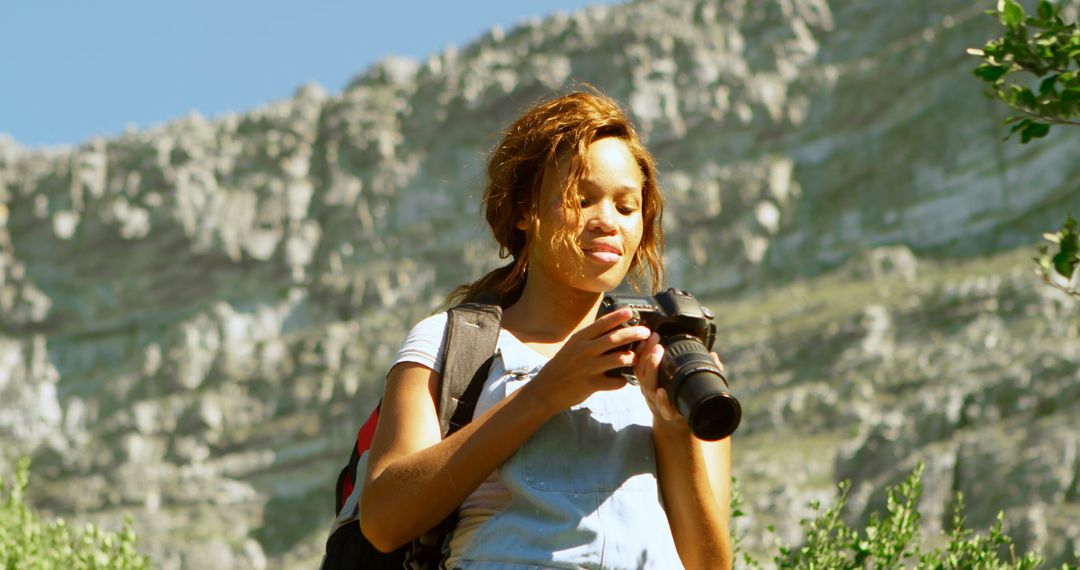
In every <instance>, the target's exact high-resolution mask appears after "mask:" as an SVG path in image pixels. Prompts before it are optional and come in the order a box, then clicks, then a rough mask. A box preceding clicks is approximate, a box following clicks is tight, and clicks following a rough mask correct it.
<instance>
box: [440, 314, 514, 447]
mask: <svg viewBox="0 0 1080 570" xmlns="http://www.w3.org/2000/svg"><path fill="white" fill-rule="evenodd" d="M501 321H502V308H501V307H499V306H498V305H494V304H490V305H489V304H484V303H462V304H460V305H457V306H454V307H451V308H450V310H449V311H447V326H446V343H445V345H444V349H445V351H446V352H445V354H444V356H443V371H442V387H441V388H440V390H439V427H440V428H441V429H442V435H443V437H446V436H447V435H449V434H450V433H453V432H454V431H457V429H458V428H460V427H461V426H463V425H465V424H467V423H469V421H471V420H472V414H473V410H474V409H475V408H476V401H477V400H478V399H479V396H480V391H481V390H482V389H483V384H484V381H485V380H486V379H487V375H488V371H489V370H490V368H491V362H492V361H493V360H494V355H495V347H496V345H497V344H498V341H499V328H500V323H501Z"/></svg>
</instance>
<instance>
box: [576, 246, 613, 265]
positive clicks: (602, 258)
mask: <svg viewBox="0 0 1080 570" xmlns="http://www.w3.org/2000/svg"><path fill="white" fill-rule="evenodd" d="M584 252H585V257H587V258H589V259H591V260H593V261H595V262H597V263H603V264H605V265H613V264H615V263H618V262H619V258H620V257H622V254H620V253H619V252H617V251H615V250H614V248H610V247H599V248H590V249H586V250H584Z"/></svg>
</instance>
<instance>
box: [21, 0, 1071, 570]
mask: <svg viewBox="0 0 1080 570" xmlns="http://www.w3.org/2000/svg"><path fill="white" fill-rule="evenodd" d="M1075 4H1076V3H1075V2H1073V3H1072V5H1073V6H1074V7H1073V8H1072V9H1073V10H1075ZM984 8H985V6H983V5H981V4H978V3H976V4H972V3H971V2H969V1H966V0H965V1H960V0H941V1H937V2H922V3H918V5H917V6H914V5H907V6H905V7H904V8H903V9H896V7H893V6H890V5H887V4H886V3H885V2H880V1H861V2H856V1H853V0H832V1H827V0H769V1H765V2H750V1H749V0H727V1H719V0H698V1H692V2H688V1H684V0H654V1H646V0H641V1H638V2H634V3H631V4H627V5H624V6H617V7H599V8H591V9H588V10H585V11H582V12H578V13H575V14H572V15H568V16H555V17H552V18H549V19H547V20H543V21H532V22H527V23H524V24H522V25H521V26H519V27H517V28H514V29H512V30H509V31H506V32H504V31H502V30H499V29H493V30H492V31H491V32H489V33H488V34H486V35H484V36H483V37H481V38H479V39H477V40H476V41H474V42H473V43H471V44H469V45H467V46H464V47H462V48H460V49H459V48H448V49H447V50H446V51H444V52H442V53H440V54H435V55H432V56H431V57H430V58H428V59H427V60H426V61H423V62H417V61H412V60H404V59H390V60H386V61H384V62H382V63H380V64H379V65H376V66H375V67H373V68H371V69H369V70H368V71H367V72H365V73H364V74H362V75H360V76H358V77H357V78H356V79H355V80H354V81H353V82H352V84H351V85H350V86H349V87H348V88H347V89H346V90H345V91H344V92H343V93H341V94H333V95H330V94H327V93H325V92H324V91H323V90H321V89H320V88H318V87H316V86H306V87H303V88H301V89H299V90H298V91H297V92H296V94H295V95H294V96H293V97H292V98H291V99H288V100H285V101H280V102H277V103H272V104H269V105H267V106H265V107H262V108H259V109H256V110H253V111H250V112H246V113H243V114H239V115H230V116H225V117H220V118H216V119H213V120H209V119H205V118H202V117H199V116H191V117H187V118H184V119H181V120H177V121H174V122H171V123H169V124H166V125H164V126H161V127H159V128H155V129H151V130H147V131H143V132H132V133H128V134H126V135H124V136H121V137H118V138H115V139H110V140H101V139H95V140H92V141H88V142H86V143H84V144H82V145H80V146H79V147H77V148H74V149H64V150H27V149H23V148H21V147H19V146H18V145H17V144H16V143H15V142H13V141H11V140H8V139H2V138H0V437H2V438H3V440H4V446H3V449H2V450H0V471H6V470H7V468H9V467H10V466H11V465H12V461H13V459H14V458H15V457H17V456H19V455H25V454H29V455H31V456H32V457H34V460H35V463H34V473H35V479H34V480H35V483H34V486H32V487H31V489H32V490H33V491H34V492H35V493H36V504H37V505H38V506H39V507H40V508H42V509H45V510H48V511H50V512H53V513H56V514H61V515H64V516H65V517H68V518H72V517H74V518H83V519H92V520H95V521H97V522H104V523H107V524H108V523H113V524H117V525H118V524H119V522H118V521H119V520H120V518H121V517H122V513H125V512H129V513H132V514H133V515H134V517H135V519H136V528H137V530H138V531H139V532H140V535H141V537H142V539H143V545H144V547H145V548H146V550H147V552H148V553H150V554H151V555H152V556H153V557H154V558H155V560H157V561H158V562H159V563H160V564H161V565H162V566H163V567H165V568H177V567H205V566H207V565H210V566H214V565H221V564H224V565H225V566H228V567H236V568H242V567H250V568H263V567H275V568H277V567H293V566H297V567H300V566H303V567H311V566H312V565H314V563H315V561H317V560H318V556H319V554H320V552H321V548H322V545H321V543H322V540H323V539H324V537H325V534H324V533H325V531H326V528H327V524H328V518H329V516H330V510H331V509H332V501H331V490H332V482H333V479H334V477H335V475H336V471H337V469H339V468H340V465H341V463H342V462H343V461H344V459H345V456H346V455H347V450H348V448H349V446H350V439H351V438H352V437H353V435H354V434H355V431H354V430H355V429H356V427H357V426H358V424H359V422H360V420H361V419H362V418H363V416H364V415H366V413H367V412H368V410H369V409H370V407H371V406H372V404H373V402H374V401H375V399H376V398H377V395H378V393H379V392H380V391H381V378H382V375H383V373H384V371H385V366H386V364H387V363H388V361H389V359H390V358H391V356H392V355H393V353H394V351H395V350H396V347H397V345H398V343H399V342H400V340H401V338H402V336H403V334H404V332H405V331H406V330H407V329H408V327H409V326H411V324H412V323H414V322H415V321H417V320H419V319H420V318H422V317H423V316H425V315H427V314H428V313H429V312H430V311H431V310H432V309H433V308H434V307H435V306H437V305H438V304H439V303H440V302H441V300H442V299H443V298H444V296H445V294H446V293H447V292H448V291H449V290H450V289H451V288H452V287H454V286H455V285H457V284H459V283H461V282H464V281H465V280H468V279H471V278H475V277H476V276H478V275H479V274H481V272H483V271H485V270H486V269H488V268H490V267H492V266H494V265H495V264H496V263H498V258H497V255H496V253H497V250H496V248H495V247H494V246H493V245H492V243H491V240H490V238H489V237H488V236H487V234H486V233H485V231H484V230H483V228H482V225H481V224H480V223H479V222H478V220H479V217H478V215H477V211H478V199H479V195H480V193H481V191H482V186H483V178H484V156H485V153H486V152H487V150H488V149H489V148H490V147H491V146H492V145H493V144H494V142H495V140H497V137H498V134H499V129H500V128H502V127H504V126H506V125H507V124H508V122H509V121H511V120H512V119H513V118H514V117H515V116H516V115H517V114H518V113H519V112H520V111H521V110H522V109H523V107H524V106H526V105H527V104H528V103H530V102H532V101H535V100H536V99H538V98H540V97H542V96H545V95H547V94H549V93H550V92H552V91H553V90H556V89H559V88H562V87H564V86H566V85H568V84H570V83H571V82H573V81H587V82H589V83H592V84H594V85H596V86H598V87H600V88H602V89H604V90H605V91H606V92H607V93H609V94H610V95H612V96H614V97H616V98H618V99H619V100H621V101H623V102H625V103H626V105H627V107H628V109H629V110H630V111H631V112H632V114H633V116H634V118H635V120H636V121H637V123H638V125H639V128H640V131H641V132H642V134H643V135H644V137H645V139H646V142H647V144H648V146H649V147H650V148H651V149H652V150H653V151H654V153H655V154H656V156H657V159H658V164H659V165H660V170H661V183H662V187H663V188H664V190H665V193H666V198H667V204H668V209H667V212H666V215H665V218H664V222H665V229H666V232H667V243H668V247H669V249H668V252H667V255H666V263H667V266H668V268H669V271H670V273H669V282H670V283H672V284H673V285H678V286H680V287H683V288H686V289H689V290H692V291H694V292H695V293H696V294H698V295H699V296H700V297H702V298H705V299H707V300H710V302H712V303H713V304H715V305H716V306H717V307H721V308H723V311H718V314H720V315H721V319H722V322H721V326H722V335H724V336H722V337H721V339H722V341H721V342H722V343H723V344H724V348H723V350H722V352H723V353H724V356H725V357H726V358H727V360H728V361H729V365H730V366H731V367H732V369H733V370H737V371H738V380H737V381H738V384H737V390H738V394H739V396H740V398H741V399H742V400H743V402H744V406H746V412H747V416H746V420H745V424H744V426H743V427H742V428H741V430H740V432H739V433H738V436H737V437H738V442H737V447H736V450H737V451H736V460H735V462H736V475H737V476H738V477H739V478H740V480H741V481H743V482H744V485H745V487H744V494H745V495H746V499H747V502H748V505H749V508H748V510H749V512H750V513H751V516H750V517H748V519H743V520H742V521H740V525H742V526H741V528H740V532H745V533H747V544H748V545H749V546H750V547H751V548H752V549H761V548H763V547H764V545H766V544H768V540H769V538H768V536H767V533H765V531H764V528H765V525H766V524H768V523H770V522H774V523H775V524H776V526H777V529H778V532H779V533H781V534H782V535H783V536H786V537H791V538H792V539H794V538H797V537H798V525H797V521H798V518H799V516H797V515H798V514H799V513H800V512H801V511H800V509H804V505H805V503H806V501H807V500H809V499H813V498H822V497H828V496H830V495H831V494H832V492H833V490H834V488H835V485H834V483H835V481H836V480H838V479H842V478H851V479H853V481H854V482H855V486H854V492H853V498H852V499H853V500H852V503H853V505H852V506H853V513H852V516H855V517H858V516H866V514H867V512H868V509H873V508H875V507H876V506H877V505H875V504H874V501H875V500H877V497H879V496H880V492H879V491H880V489H881V488H883V487H884V486H886V485H888V484H890V483H892V482H895V481H896V480H898V479H899V478H900V477H902V476H903V475H904V474H905V473H906V472H907V471H908V470H910V468H911V467H912V466H913V464H914V462H915V461H917V460H922V461H924V462H926V463H927V475H926V482H925V489H926V494H925V497H924V503H925V505H924V516H925V517H926V520H927V522H928V524H929V528H930V529H931V530H933V529H937V528H941V526H942V524H943V521H946V520H947V518H948V516H949V510H948V507H949V504H950V502H951V501H952V497H953V493H954V491H956V490H962V491H963V492H964V493H965V496H966V497H967V504H968V513H969V522H970V523H971V524H972V525H973V526H976V527H978V525H982V526H983V527H984V528H985V526H986V525H987V524H988V523H989V522H990V521H991V520H992V518H993V516H994V515H995V514H996V512H997V510H999V509H1005V510H1006V511H1007V517H1008V520H1009V521H1010V522H1011V523H1012V524H1013V528H1016V529H1018V532H1019V534H1018V536H1019V537H1020V538H1021V539H1022V541H1023V544H1024V545H1027V546H1038V547H1040V548H1043V549H1044V550H1045V551H1046V552H1047V553H1048V554H1049V555H1050V556H1051V559H1054V558H1055V557H1057V558H1060V557H1062V556H1064V555H1065V554H1067V553H1069V552H1071V551H1072V550H1074V549H1077V548H1080V527H1078V526H1077V524H1076V522H1075V521H1077V520H1080V516H1078V515H1080V504H1078V495H1080V489H1078V487H1077V484H1078V483H1077V481H1078V475H1077V473H1078V471H1080V460H1078V459H1077V457H1078V455H1077V446H1078V441H1080V431H1078V428H1077V426H1076V424H1075V421H1073V419H1072V418H1071V416H1070V410H1075V409H1076V405H1077V403H1078V400H1080V389H1078V386H1080V375H1078V374H1080V373H1078V372H1077V370H1078V368H1080V366H1078V363H1080V340H1078V339H1077V335H1078V326H1077V322H1078V321H1080V319H1078V318H1077V307H1076V304H1075V303H1074V302H1072V301H1070V300H1068V299H1065V298H1062V297H1060V296H1056V293H1055V292H1053V291H1052V290H1045V289H1043V288H1042V286H1040V285H1039V284H1038V283H1037V282H1035V280H1034V279H1032V278H1030V277H1029V276H1028V271H1027V270H1026V267H1025V264H1026V263H1027V261H1026V257H1027V256H1028V255H1027V253H1026V249H1024V250H1023V251H1022V252H1021V253H1017V254H1010V253H1007V252H1008V251H1010V250H1011V249H1013V248H1016V247H1019V246H1023V247H1024V248H1029V247H1030V243H1032V242H1034V241H1035V240H1036V239H1037V236H1038V235H1039V234H1040V233H1041V232H1042V231H1046V230H1047V229H1048V228H1053V227H1056V226H1057V225H1059V224H1060V222H1061V217H1062V213H1061V212H1062V211H1064V210H1068V209H1069V208H1072V210H1073V211H1074V212H1075V211H1080V188H1078V187H1077V184H1076V180H1078V179H1080V160H1077V157H1078V156H1080V152H1078V149H1080V129H1073V130H1069V129H1067V128H1059V129H1055V130H1054V132H1052V133H1051V135H1050V136H1049V137H1048V138H1047V139H1046V140H1044V141H1039V142H1038V143H1036V144H1031V145H1025V146H1021V145H1019V144H1017V143H1015V142H1014V141H1010V142H1002V141H1001V137H1002V131H1001V130H1000V129H999V126H998V123H999V122H1000V120H1001V119H1002V118H1004V116H1005V111H1004V110H1002V109H1001V108H999V106H997V105H996V104H995V103H993V102H991V101H989V100H987V99H985V98H984V97H983V96H982V94H981V93H980V89H981V87H980V85H979V81H978V80H977V79H975V78H974V77H972V75H971V69H972V68H973V67H974V65H975V63H976V62H975V61H973V58H971V57H970V56H966V55H965V54H964V49H965V48H967V47H974V46H981V45H982V44H983V43H984V42H985V41H986V40H987V39H989V38H991V37H993V36H994V35H996V34H997V33H998V30H997V29H996V24H995V23H994V21H993V20H992V19H991V18H989V17H987V16H984V15H983V14H982V11H983V10H984ZM643 23H647V25H643ZM999 252H1006V253H999ZM986 254H995V255H996V257H992V258H990V259H992V260H993V261H981V260H980V259H981V257H980V256H983V255H986ZM968 258H971V259H974V261H970V262H966V261H963V260H964V259H968ZM942 260H951V261H948V262H946V261H942ZM957 268H961V269H957ZM72 489H78V492H73V491H72ZM211 561H216V562H217V564H211V563H210V562H211Z"/></svg>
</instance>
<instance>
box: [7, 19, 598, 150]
mask: <svg viewBox="0 0 1080 570" xmlns="http://www.w3.org/2000/svg"><path fill="white" fill-rule="evenodd" d="M616 3H618V2H616V1H614V0H530V1H527V2H526V1H522V0H504V1H497V0H475V1H474V0H459V1H456V2H447V1H434V0H432V1H423V2H422V1H398V2H374V1H370V0H364V1H358V0H356V1H352V2H346V1H344V0H336V1H331V0H308V1H305V2H299V1H293V2H286V1H283V0H261V1H254V0H185V1H180V2H166V1H162V0H115V1H114V0H66V1H62V0H13V1H11V2H5V5H4V8H3V10H2V11H0V133H4V134H6V135H8V136H10V137H11V138H13V139H15V140H16V142H18V143H19V144H21V145H23V146H29V147H39V146H54V145H63V144H67V145H74V144H78V143H79V142H81V141H85V140H87V139H88V138H90V137H92V136H94V135H103V136H112V135H116V134H118V133H120V132H122V131H123V130H124V129H125V128H126V127H127V126H128V125H134V126H135V127H137V128H146V127H148V126H150V125H154V124H157V123H161V122H164V121H167V120H169V119H172V118H176V117H180V116H183V115H185V114H187V113H190V112H192V111H198V112H199V113H202V114H203V115H207V116H215V115H218V114H221V113H223V112H227V111H244V110H246V109H250V108H252V107H255V106H257V105H259V104H261V103H266V102H268V101H272V100H276V99H282V98H287V97H289V96H291V95H292V93H293V91H294V90H295V89H296V87H298V86H300V85H302V84H304V83H307V82H309V81H314V82H317V83H319V84H320V85H322V86H323V87H325V88H326V89H327V90H328V91H329V92H331V93H334V92H339V91H340V90H341V89H342V88H343V87H344V86H345V84H346V83H348V81H349V80H350V79H352V78H353V77H354V76H355V75H357V74H358V73H360V72H362V71H363V70H364V69H366V68H367V67H368V66H370V65H371V64H372V63H374V62H375V61H377V60H378V59H379V58H381V57H383V56H386V55H390V54H397V55H406V56H410V57H415V58H424V57H426V56H427V55H428V54H431V53H434V52H437V51H441V50H442V49H443V48H444V47H445V46H447V45H449V44H456V45H462V44H465V43H467V42H469V41H470V40H472V39H474V38H476V37H478V36H479V35H480V34H482V33H483V32H484V31H486V30H487V29H488V28H490V27H491V26H493V25H499V26H502V27H503V28H504V29H507V30H509V29H510V28H511V27H513V26H514V24H515V23H517V22H520V21H522V20H524V19H526V18H528V17H531V16H540V17H543V16H546V15H549V14H552V13H554V12H556V11H558V10H562V11H564V12H572V11H574V10H576V9H579V8H581V7H584V6H586V5H589V4H616Z"/></svg>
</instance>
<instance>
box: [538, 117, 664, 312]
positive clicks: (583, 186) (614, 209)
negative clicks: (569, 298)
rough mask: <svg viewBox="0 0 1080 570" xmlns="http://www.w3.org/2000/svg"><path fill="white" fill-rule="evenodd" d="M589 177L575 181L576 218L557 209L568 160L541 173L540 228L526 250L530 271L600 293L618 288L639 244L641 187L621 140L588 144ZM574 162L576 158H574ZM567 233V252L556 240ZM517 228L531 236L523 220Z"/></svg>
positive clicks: (641, 178) (640, 177) (633, 162)
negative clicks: (567, 230) (578, 210)
mask: <svg viewBox="0 0 1080 570" xmlns="http://www.w3.org/2000/svg"><path fill="white" fill-rule="evenodd" d="M587 152H588V157H589V174H588V176H587V177H582V178H581V179H580V180H579V183H578V188H577V197H578V199H579V200H580V202H579V203H580V206H581V215H580V216H579V217H578V219H577V220H574V219H573V218H574V216H573V212H571V211H567V210H566V209H565V208H564V207H563V187H564V186H565V184H566V179H567V176H568V174H569V172H570V166H571V164H570V161H569V160H566V159H563V160H561V161H560V164H559V165H558V167H557V168H555V167H549V168H548V169H547V170H545V171H544V176H543V182H542V186H541V190H540V220H539V221H540V228H539V232H538V235H537V236H535V237H536V239H534V240H533V241H532V245H531V247H530V249H529V260H530V262H529V268H530V271H536V270H540V271H543V272H544V273H545V274H546V275H547V276H548V277H550V278H552V279H555V280H556V281H558V282H560V283H563V284H565V285H568V286H570V287H573V288H575V289H578V290H582V291H589V292H594V293H603V292H607V291H611V290H612V289H614V288H615V287H617V286H618V285H619V283H620V282H621V281H622V279H623V277H625V276H626V273H627V272H628V271H629V270H630V264H631V262H632V260H633V259H634V253H635V252H636V251H637V248H638V245H639V244H640V243H641V235H642V231H643V227H644V222H643V219H642V212H641V208H642V186H643V184H644V183H645V177H644V175H643V174H642V173H641V168H640V167H639V166H638V164H637V161H636V160H635V159H634V155H633V154H631V152H630V149H629V148H627V146H626V143H624V142H623V141H622V140H621V139H618V138H614V137H608V138H602V139H599V140H597V141H594V142H593V143H592V144H590V145H589V147H588V149H587ZM575 161H576V159H575ZM568 227H569V228H570V230H571V231H570V236H572V237H573V238H574V242H575V243H574V245H573V246H572V247H571V246H569V245H568V244H566V243H565V242H563V241H562V240H559V239H558V238H557V232H558V231H559V230H560V229H563V228H568ZM518 228H519V229H522V230H525V231H526V232H529V231H532V225H531V224H530V223H529V221H528V220H527V219H523V220H520V221H519V222H518Z"/></svg>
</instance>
